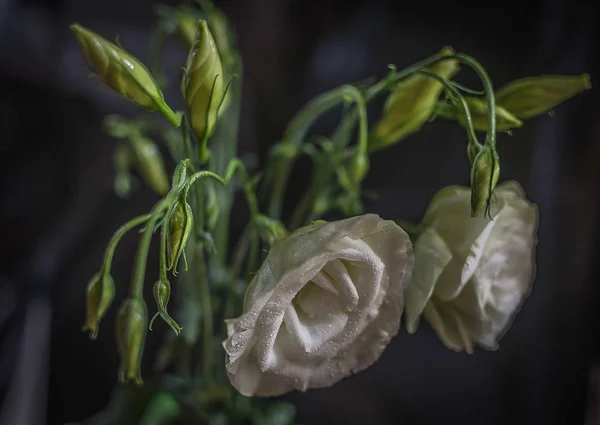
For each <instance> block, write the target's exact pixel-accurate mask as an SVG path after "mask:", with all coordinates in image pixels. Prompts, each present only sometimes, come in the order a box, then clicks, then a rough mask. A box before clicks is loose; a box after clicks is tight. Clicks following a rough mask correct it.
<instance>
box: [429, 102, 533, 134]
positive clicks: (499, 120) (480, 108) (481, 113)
mask: <svg viewBox="0 0 600 425" xmlns="http://www.w3.org/2000/svg"><path fill="white" fill-rule="evenodd" d="M465 100H466V102H467V106H468V107H469V111H470V112H471V122H472V123H473V127H474V128H475V130H481V131H487V129H488V115H489V114H488V105H487V101H486V100H485V99H482V98H477V97H466V98H465ZM435 113H436V114H438V115H440V116H442V117H444V118H447V119H450V120H456V121H458V122H459V123H461V124H462V125H463V126H464V127H466V126H467V118H466V116H465V114H464V112H463V109H462V106H460V105H455V104H453V103H451V102H438V103H437V105H436V107H435ZM522 125H523V121H521V120H520V119H518V118H517V117H515V116H514V115H513V114H511V113H510V112H508V111H507V110H506V109H504V108H503V107H502V106H499V105H496V130H497V131H507V130H510V129H512V128H518V127H521V126H522Z"/></svg>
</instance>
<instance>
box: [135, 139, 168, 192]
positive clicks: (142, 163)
mask: <svg viewBox="0 0 600 425" xmlns="http://www.w3.org/2000/svg"><path fill="white" fill-rule="evenodd" d="M131 147H132V150H133V153H134V155H135V159H136V166H137V168H138V170H139V172H140V174H141V175H142V178H143V179H144V181H145V182H146V184H147V185H148V186H150V188H152V190H154V191H155V192H156V193H158V194H159V195H165V194H166V193H167V192H168V191H169V177H168V176H167V172H166V171H165V164H164V162H163V158H162V155H161V154H160V151H159V149H158V146H156V144H155V143H153V142H152V141H150V140H148V139H146V138H145V137H141V136H139V137H135V138H132V139H131Z"/></svg>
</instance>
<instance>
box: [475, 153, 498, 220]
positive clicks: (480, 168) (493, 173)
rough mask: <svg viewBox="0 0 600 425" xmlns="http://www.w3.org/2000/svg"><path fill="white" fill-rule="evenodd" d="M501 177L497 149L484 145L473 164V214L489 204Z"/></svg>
mask: <svg viewBox="0 0 600 425" xmlns="http://www.w3.org/2000/svg"><path fill="white" fill-rule="evenodd" d="M499 177H500V160H499V158H498V154H497V153H496V151H495V150H493V149H492V148H490V147H489V146H484V147H483V148H482V149H481V151H480V152H479V153H478V154H477V156H476V157H475V160H474V161H473V165H472V166H471V216H472V217H477V216H478V215H479V213H480V212H481V211H482V210H483V208H484V207H487V206H489V202H490V200H491V197H492V194H493V193H494V189H495V188H496V184H497V183H498V178H499Z"/></svg>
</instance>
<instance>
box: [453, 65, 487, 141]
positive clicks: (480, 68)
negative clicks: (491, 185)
mask: <svg viewBox="0 0 600 425" xmlns="http://www.w3.org/2000/svg"><path fill="white" fill-rule="evenodd" d="M454 57H455V58H456V59H458V60H460V61H461V62H462V63H464V64H465V65H468V66H470V67H471V68H472V69H473V70H474V71H475V72H476V73H477V75H478V76H479V79H480V80H481V83H482V84H483V90H484V92H485V97H486V100H487V104H488V131H487V136H486V139H485V143H486V144H487V145H489V146H491V147H492V148H495V147H496V99H495V95H494V86H493V85H492V80H491V79H490V76H489V75H488V73H487V71H486V70H485V68H484V67H483V65H481V63H479V62H478V61H477V60H476V59H475V58H473V57H471V56H468V55H464V54H462V53H459V54H456V55H454Z"/></svg>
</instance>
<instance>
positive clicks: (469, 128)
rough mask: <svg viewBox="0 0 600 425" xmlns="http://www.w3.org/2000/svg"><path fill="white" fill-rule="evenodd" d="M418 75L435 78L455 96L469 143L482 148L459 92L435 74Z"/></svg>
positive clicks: (467, 107)
mask: <svg viewBox="0 0 600 425" xmlns="http://www.w3.org/2000/svg"><path fill="white" fill-rule="evenodd" d="M418 73H419V74H423V75H426V76H428V77H430V78H435V79H436V80H438V81H439V82H440V83H442V85H443V86H444V87H446V89H448V90H449V91H450V92H451V93H452V94H453V95H454V96H456V97H457V98H458V100H459V101H460V103H461V106H462V109H463V112H464V114H465V118H466V120H467V135H468V137H469V141H470V142H472V143H474V144H475V145H476V146H477V147H479V148H481V147H482V146H481V143H480V142H479V140H478V139H477V134H476V133H475V128H474V127H473V119H472V117H471V110H470V108H469V105H468V104H467V100H466V99H465V97H464V96H463V95H462V93H461V92H460V91H458V90H457V89H456V87H454V86H453V85H452V84H450V82H449V81H448V80H446V79H445V78H442V77H440V76H439V75H437V74H434V73H432V72H429V71H425V70H421V71H418Z"/></svg>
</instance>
